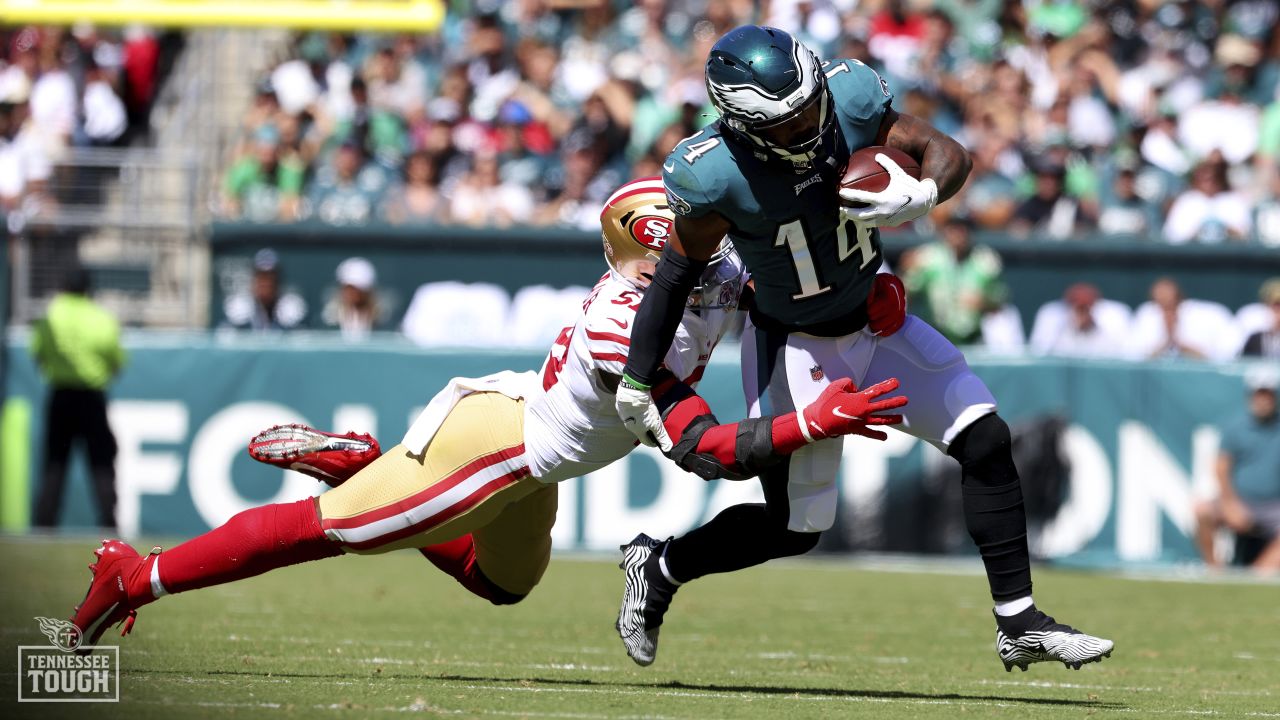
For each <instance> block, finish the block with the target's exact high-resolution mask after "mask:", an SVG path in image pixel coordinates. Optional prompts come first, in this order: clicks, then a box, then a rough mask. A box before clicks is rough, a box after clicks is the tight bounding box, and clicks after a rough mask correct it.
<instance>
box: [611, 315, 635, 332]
mask: <svg viewBox="0 0 1280 720" xmlns="http://www.w3.org/2000/svg"><path fill="white" fill-rule="evenodd" d="M609 319H610V320H612V321H613V322H614V324H615V325H617V326H618V327H620V328H622V329H623V330H626V329H627V326H628V325H630V324H631V321H630V320H628V321H626V322H622V321H621V320H618V319H615V318H609Z"/></svg>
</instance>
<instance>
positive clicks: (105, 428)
mask: <svg viewBox="0 0 1280 720" xmlns="http://www.w3.org/2000/svg"><path fill="white" fill-rule="evenodd" d="M88 293H89V275H88V273H87V272H85V271H84V270H81V269H77V270H73V271H71V272H70V273H69V274H68V276H67V280H66V282H65V283H64V285H63V291H62V292H60V293H58V294H57V295H56V296H54V298H53V300H52V301H51V302H50V303H49V309H48V312H47V313H46V315H45V317H44V319H42V320H40V321H39V322H38V323H36V326H35V328H34V331H35V332H34V334H33V336H32V340H31V353H32V354H33V355H34V356H35V360H36V364H37V365H38V366H39V367H40V372H41V374H43V375H44V377H45V379H46V380H48V382H49V385H50V393H49V402H48V406H47V410H46V413H45V442H44V475H43V480H42V485H41V488H40V497H39V499H38V500H37V501H36V514H35V525H36V526H37V527H53V526H55V525H57V523H58V511H59V508H60V506H61V504H62V489H63V486H64V485H65V483H66V474H67V461H68V459H69V457H70V455H71V448H72V445H73V444H74V443H75V441H76V439H77V438H83V439H84V442H85V445H86V449H87V450H88V452H89V467H90V472H91V475H92V478H93V490H94V495H95V497H96V498H97V502H98V521H99V523H100V524H101V525H102V526H103V527H106V528H114V527H115V524H116V521H115V505H116V488H115V484H116V473H115V459H116V439H115V436H113V435H112V434H111V427H110V425H109V424H108V423H107V398H106V393H105V392H104V391H105V389H106V387H107V385H108V384H109V383H110V382H111V380H112V379H113V378H114V377H115V376H116V375H117V374H119V372H120V369H121V368H122V367H123V366H124V360H125V356H124V349H123V348H121V347H120V324H119V323H118V322H117V321H116V319H115V317H113V316H112V315H111V313H109V312H108V311H106V310H105V309H103V308H102V307H100V306H99V305H97V304H95V303H94V302H93V301H92V300H90V299H89V297H88Z"/></svg>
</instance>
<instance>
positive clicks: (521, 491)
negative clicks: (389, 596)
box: [72, 178, 907, 645]
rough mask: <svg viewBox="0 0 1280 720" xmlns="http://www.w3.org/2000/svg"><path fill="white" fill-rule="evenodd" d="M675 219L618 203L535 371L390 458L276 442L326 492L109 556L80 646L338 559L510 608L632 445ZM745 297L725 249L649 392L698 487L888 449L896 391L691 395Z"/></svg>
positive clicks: (468, 401) (625, 192)
mask: <svg viewBox="0 0 1280 720" xmlns="http://www.w3.org/2000/svg"><path fill="white" fill-rule="evenodd" d="M673 220H674V216H673V215H672V213H671V212H670V210H669V209H668V207H667V201H666V197H665V195H664V194H663V191H662V182H661V180H660V179H658V178H646V179H642V180H637V181H634V182H631V183H628V184H627V185H625V186H623V187H622V188H621V189H619V190H618V191H617V192H616V193H614V195H613V196H612V197H611V198H610V199H609V202H608V203H607V204H606V206H605V208H604V211H603V213H602V214H601V223H602V225H603V235H604V248H605V256H606V259H607V261H608V263H609V268H610V269H609V272H608V273H606V274H605V276H604V277H603V278H601V280H600V282H599V283H597V284H596V286H595V289H594V290H592V292H591V294H590V296H589V297H588V298H587V299H586V302H584V303H583V312H582V315H581V316H580V317H579V319H578V322H577V323H576V324H575V325H573V326H571V327H567V328H565V329H564V331H563V332H561V333H560V336H559V338H558V339H557V340H556V342H555V345H554V346H553V348H552V349H551V352H550V354H549V355H548V357H547V359H546V362H545V364H544V365H543V368H542V371H541V372H532V371H530V372H525V373H514V372H509V371H508V372H502V373H498V374H495V375H491V376H488V377H485V378H478V379H466V378H455V379H454V380H453V381H451V382H450V383H449V385H448V386H446V387H445V389H444V390H443V391H441V392H440V393H439V394H438V395H436V397H435V398H434V399H433V400H432V401H431V402H430V404H429V405H428V406H427V408H426V409H425V410H424V411H423V412H422V414H421V415H420V416H419V417H418V419H417V420H416V421H415V422H414V423H413V425H412V426H411V427H410V428H409V430H408V432H407V433H406V434H405V436H404V438H403V440H401V442H400V443H399V444H397V445H396V446H395V447H393V448H391V449H390V450H388V451H387V452H385V453H382V452H380V449H379V447H378V444H377V443H376V441H374V440H373V438H371V437H369V436H367V435H356V434H354V433H348V434H347V435H342V436H339V435H332V434H329V433H323V432H320V431H317V430H314V429H311V428H308V427H305V426H284V427H277V428H272V429H271V430H268V431H266V432H264V433H261V434H259V435H258V436H257V437H255V438H254V440H253V442H252V443H251V445H250V454H252V455H253V456H254V457H255V458H256V459H259V460H262V461H264V462H269V463H272V464H275V465H279V466H282V467H290V468H293V469H297V470H300V471H303V472H306V473H308V474H311V475H312V476H313V477H316V478H318V479H320V480H322V481H324V482H326V483H328V484H329V485H331V486H333V488H332V489H330V490H328V491H326V492H324V493H323V494H321V495H320V496H319V497H316V498H307V499H305V500H300V501H297V502H292V503H279V504H272V505H264V506H262V507H257V508H253V509H250V510H246V511H244V512H242V513H239V514H238V515H236V516H234V517H232V518H231V519H230V520H228V521H227V522H226V523H225V524H223V525H221V526H220V527H218V528H215V529H213V530H211V531H209V532H207V533H205V534H203V535H200V536H199V537H196V538H194V539H192V540H189V541H187V542H185V543H182V544H180V545H177V546H176V547H173V548H170V549H168V550H163V551H162V550H161V549H160V548H154V549H152V551H151V552H150V553H149V554H147V555H139V554H138V553H137V552H136V551H135V550H134V549H133V548H132V547H130V546H129V545H128V544H126V543H124V542H122V541H119V540H108V541H104V542H103V544H102V547H101V548H99V549H97V550H95V551H94V553H95V554H96V555H97V556H98V559H97V561H96V562H95V563H94V564H93V565H91V566H90V569H91V571H92V573H93V579H92V581H91V583H90V586H89V590H88V592H87V594H86V595H85V599H84V600H83V601H82V602H81V604H80V605H79V606H77V607H76V612H75V615H74V617H73V618H72V621H73V622H74V623H75V624H76V626H77V627H78V628H80V630H81V632H82V633H83V635H84V636H85V637H86V639H87V642H86V643H85V644H86V645H93V644H95V642H96V641H97V639H98V638H99V637H100V636H101V635H102V633H103V632H104V631H105V629H106V628H107V627H109V626H111V625H114V624H117V623H124V628H123V630H122V633H121V634H122V635H123V634H127V633H128V632H129V630H130V629H131V628H132V626H133V622H134V620H135V618H136V615H137V610H138V608H140V607H142V606H143V605H146V604H148V603H151V602H153V601H155V600H156V599H158V598H160V597H162V596H164V595H167V594H172V593H177V592H184V591H187V590H193V589H197V588H202V587H208V586H210V585H217V584H221V583H226V582H231V581H234V580H239V579H242V578H246V577H251V576H254V575H258V574H261V573H264V572H267V571H268V570H273V569H276V568H280V567H285V566H288V565H295V564H298V563H302V562H307V561H310V560H319V559H322V558H328V557H334V556H337V555H341V554H343V553H358V554H365V553H383V552H388V551H391V550H396V549H417V550H418V551H419V552H421V553H422V554H423V555H425V556H426V557H427V558H428V559H429V560H431V561H432V562H433V563H434V564H435V565H436V566H437V567H439V568H441V569H442V570H444V571H445V572H447V573H449V574H450V575H452V576H453V577H454V578H456V579H457V580H458V581H459V582H460V583H461V584H462V585H463V586H464V587H465V588H467V589H468V590H470V591H471V592H473V593H475V594H476V595H479V596H481V597H483V598H486V599H487V600H489V601H491V602H493V603H494V604H499V605H505V604H512V603H516V602H519V601H520V600H521V599H523V598H524V597H525V596H526V595H527V594H528V593H529V592H530V591H531V590H532V589H533V587H534V586H535V585H536V584H537V583H538V581H539V580H540V579H541V577H542V573H543V571H544V570H545V569H546V566H547V562H548V560H549V557H550V550H551V527H552V525H553V524H554V522H555V513H556V483H558V482H560V481H562V480H566V479H568V478H572V477H578V476H581V475H585V474H587V473H590V472H592V471H594V470H597V469H599V468H602V467H604V466H606V465H608V464H610V463H612V462H614V461H615V460H618V459H619V458H622V457H623V456H625V455H626V454H627V453H629V452H630V451H631V449H632V448H633V447H635V446H636V444H637V443H636V442H635V438H634V437H633V436H632V435H631V433H630V432H629V431H628V430H627V429H626V428H625V427H623V425H622V421H621V420H619V419H618V416H617V414H616V413H615V411H614V393H615V391H616V389H617V384H618V381H619V379H620V376H621V373H622V368H623V365H624V364H625V363H626V360H627V353H628V348H629V346H630V334H629V333H630V329H631V324H632V320H633V318H634V316H635V311H636V308H638V307H639V305H640V298H641V297H642V295H643V293H644V291H645V288H646V286H647V285H648V278H649V277H650V276H651V273H652V272H653V268H654V265H655V263H656V261H657V258H658V256H659V253H660V252H661V249H662V245H663V243H664V242H665V239H666V238H667V237H668V235H669V232H670V229H671V225H672V223H673ZM745 287H746V275H745V272H744V270H743V266H742V263H741V261H740V260H739V259H738V257H737V254H736V253H735V252H734V251H733V249H732V247H731V246H729V245H728V244H727V243H726V244H725V246H724V247H723V248H722V249H721V251H720V252H719V253H717V257H716V258H715V260H714V261H713V262H712V263H711V264H710V265H709V267H708V269H707V271H706V272H705V273H704V275H703V280H702V283H701V285H700V287H699V288H698V291H697V292H695V293H694V295H693V296H692V299H691V300H690V301H689V304H688V307H687V310H686V312H685V314H684V315H685V316H684V320H683V322H682V324H681V326H680V329H679V331H678V333H677V338H676V341H675V343H674V344H673V346H672V349H671V351H670V352H669V353H668V354H667V357H666V362H665V369H664V370H663V371H662V378H661V380H660V381H659V382H658V383H657V384H656V385H655V392H654V396H655V397H656V398H657V399H658V400H657V402H658V406H659V408H660V410H661V412H663V413H664V415H665V416H666V418H667V420H666V422H667V425H666V428H667V430H668V432H669V433H670V435H671V437H672V438H674V439H675V447H674V449H673V450H672V451H671V452H670V453H668V455H669V456H670V457H671V458H672V459H673V460H674V461H675V462H677V463H678V464H679V465H680V466H681V467H684V468H686V469H688V470H690V471H692V472H694V473H696V474H697V475H699V476H700V477H703V478H707V479H710V478H715V477H724V478H733V479H743V478H747V477H751V476H754V475H756V474H757V473H758V472H759V471H760V469H762V468H764V467H768V466H770V465H771V464H774V463H776V462H779V461H781V460H782V459H783V458H785V457H786V456H788V455H790V454H791V453H792V452H795V451H796V450H799V449H800V448H802V447H805V446H806V445H808V444H809V443H811V442H815V441H817V440H820V439H823V438H828V437H835V436H839V435H847V434H855V433H856V434H861V435H866V436H869V437H873V438H878V439H883V438H884V437H885V435H884V433H883V432H881V431H879V430H876V429H874V428H873V427H870V426H875V425H889V424H895V423H899V422H901V421H902V416H901V415H897V414H874V413H884V411H887V410H892V409H894V408H898V407H902V406H903V405H905V404H906V401H907V400H906V398H905V397H903V396H901V395H898V396H894V397H887V398H882V399H878V398H880V396H882V395H885V394H886V393H889V392H892V391H893V390H894V389H896V388H897V380H896V379H891V380H888V381H886V382H883V383H880V384H878V385H876V386H874V387H870V388H867V389H865V390H862V391H858V390H857V389H856V388H854V387H853V386H852V383H851V382H850V381H848V380H846V381H843V382H837V383H833V384H832V386H831V388H830V389H829V390H828V391H827V392H825V393H823V394H822V396H821V397H820V398H818V399H817V400H816V401H815V402H814V403H812V404H811V405H809V406H807V407H804V408H802V409H801V410H799V411H794V412H789V413H786V414H784V415H779V416H776V417H771V416H766V417H760V418H755V419H751V420H745V421H743V422H740V423H727V424H720V423H718V422H717V421H716V419H715V417H714V416H713V415H712V414H711V410H710V408H709V407H708V406H707V403H706V402H705V401H704V400H703V399H702V398H701V397H699V396H698V395H697V394H696V393H695V392H694V390H693V386H694V385H696V384H697V382H698V380H699V379H700V378H701V376H702V372H703V369H704V368H705V366H706V362H707V359H708V357H709V356H710V354H711V351H712V350H713V349H714V348H715V346H716V343H718V342H719V340H720V338H721V337H722V336H723V334H724V332H725V330H726V329H727V327H728V325H729V322H730V320H731V318H732V315H733V313H734V312H735V311H736V309H737V306H738V303H739V301H740V299H741V297H742V294H743V292H744V289H745ZM899 322H900V319H899Z"/></svg>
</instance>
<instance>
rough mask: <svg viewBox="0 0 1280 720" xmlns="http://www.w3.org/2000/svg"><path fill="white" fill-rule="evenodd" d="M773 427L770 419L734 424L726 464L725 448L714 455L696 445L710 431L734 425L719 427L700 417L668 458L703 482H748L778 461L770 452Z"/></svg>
mask: <svg viewBox="0 0 1280 720" xmlns="http://www.w3.org/2000/svg"><path fill="white" fill-rule="evenodd" d="M772 425H773V419H772V418H750V419H747V420H743V421H741V422H738V423H735V426H736V432H735V433H734V435H733V440H732V443H733V445H732V457H733V460H732V461H730V462H726V461H725V460H724V459H722V456H724V455H726V454H727V453H724V452H723V449H727V448H722V451H721V452H715V449H714V448H713V449H708V448H705V447H703V448H702V449H701V450H699V446H700V445H702V444H703V443H702V440H703V438H704V437H705V436H706V434H707V433H708V432H709V431H711V430H712V429H713V428H724V429H725V430H728V429H729V428H730V427H733V426H724V425H720V424H718V423H717V422H716V418H715V416H714V415H710V414H708V415H700V416H698V417H696V418H694V419H693V421H692V422H690V423H689V425H688V426H687V427H686V428H685V430H684V433H683V434H682V435H681V436H680V440H679V441H678V442H677V443H676V444H675V447H673V448H671V453H670V457H671V459H672V460H673V461H675V463H676V464H677V465H679V466H680V467H681V468H684V469H685V470H688V471H689V472H691V473H693V474H694V475H697V476H698V477H700V478H702V479H703V480H717V479H724V480H747V479H750V478H753V477H755V476H757V475H759V474H760V472H761V471H762V470H764V469H765V468H767V467H768V466H770V465H773V464H774V463H776V462H778V460H780V459H781V456H780V455H778V454H777V453H775V452H774V450H773V427H772ZM727 442H728V438H725V439H724V441H723V444H727Z"/></svg>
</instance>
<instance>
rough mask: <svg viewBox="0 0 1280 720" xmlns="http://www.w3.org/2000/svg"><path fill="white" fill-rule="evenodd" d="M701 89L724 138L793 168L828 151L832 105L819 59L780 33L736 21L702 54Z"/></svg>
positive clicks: (811, 162) (798, 169)
mask: <svg viewBox="0 0 1280 720" xmlns="http://www.w3.org/2000/svg"><path fill="white" fill-rule="evenodd" d="M707 94H708V95H709V96H710V97H711V103H712V104H713V105H715V107H716V110H718V111H719V112H720V117H721V125H722V126H723V127H725V128H728V130H729V131H730V132H729V133H728V134H729V135H730V136H737V137H739V138H740V139H742V140H744V141H746V142H747V143H749V144H750V145H751V146H752V148H753V149H754V150H755V151H756V154H757V155H759V156H760V157H763V158H772V159H778V160H785V161H790V162H791V163H792V165H793V166H794V167H795V170H796V172H806V171H808V170H810V169H811V168H812V167H813V165H814V162H815V161H816V160H818V159H820V158H821V157H822V156H823V155H827V156H830V154H831V149H832V145H831V144H830V143H832V141H833V139H834V134H835V110H834V107H833V103H832V100H831V92H830V91H829V90H828V89H827V78H826V75H824V74H823V72H822V61H821V60H819V59H818V56H817V55H815V54H814V53H813V51H812V50H810V49H809V48H807V47H805V46H804V45H803V44H802V43H800V42H799V41H798V40H796V39H795V38H793V37H791V36H790V35H788V34H787V33H786V32H784V31H782V30H778V29H777V28H771V27H763V26H760V25H743V26H742V27H738V28H734V29H733V30H730V31H729V32H728V33H727V34H725V36H724V37H722V38H720V39H719V40H717V41H716V44H715V46H714V47H712V48H711V56H710V57H708V58H707Z"/></svg>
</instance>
